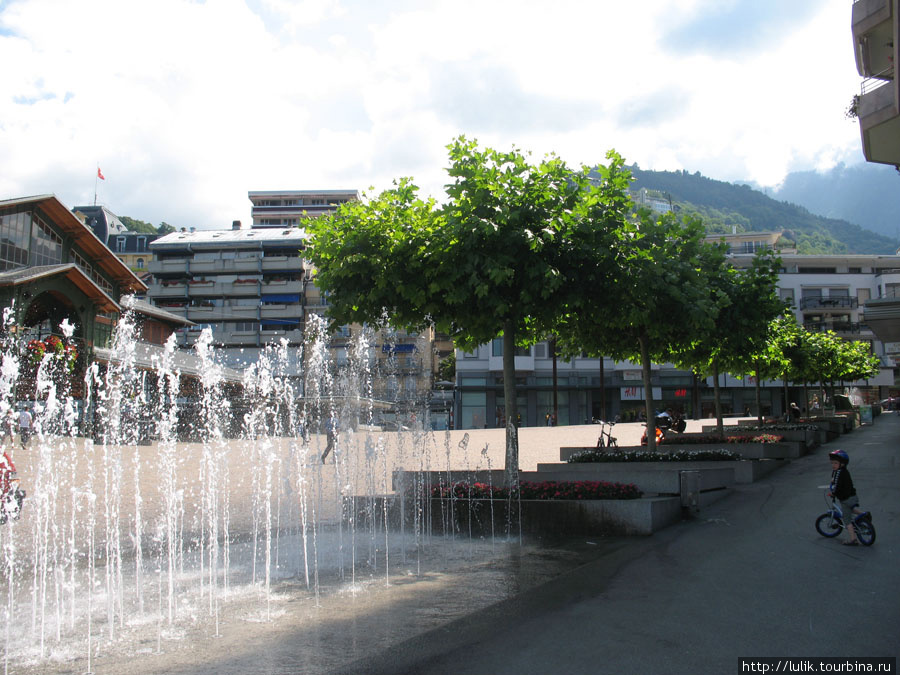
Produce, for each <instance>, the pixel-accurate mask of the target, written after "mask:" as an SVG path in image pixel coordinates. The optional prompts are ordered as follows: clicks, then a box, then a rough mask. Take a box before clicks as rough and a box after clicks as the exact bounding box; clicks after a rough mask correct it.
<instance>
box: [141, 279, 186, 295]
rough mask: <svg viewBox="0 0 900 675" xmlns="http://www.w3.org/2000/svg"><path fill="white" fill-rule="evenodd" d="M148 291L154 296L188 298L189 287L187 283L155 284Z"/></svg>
mask: <svg viewBox="0 0 900 675" xmlns="http://www.w3.org/2000/svg"><path fill="white" fill-rule="evenodd" d="M148 293H149V295H150V297H152V298H186V297H187V296H188V287H187V284H185V283H177V284H153V285H152V286H150V288H149V290H148Z"/></svg>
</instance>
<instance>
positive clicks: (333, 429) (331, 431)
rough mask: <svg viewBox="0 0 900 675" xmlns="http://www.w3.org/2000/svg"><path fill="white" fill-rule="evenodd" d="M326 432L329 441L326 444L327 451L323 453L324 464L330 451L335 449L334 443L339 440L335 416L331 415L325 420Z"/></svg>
mask: <svg viewBox="0 0 900 675" xmlns="http://www.w3.org/2000/svg"><path fill="white" fill-rule="evenodd" d="M325 434H326V435H327V436H328V443H327V444H326V445H325V452H323V453H322V464H324V463H325V458H326V457H328V453H330V452H331V451H332V450H334V444H335V443H336V442H337V420H335V419H334V417H333V416H329V417H328V421H326V422H325Z"/></svg>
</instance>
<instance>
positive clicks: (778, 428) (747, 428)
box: [728, 423, 819, 431]
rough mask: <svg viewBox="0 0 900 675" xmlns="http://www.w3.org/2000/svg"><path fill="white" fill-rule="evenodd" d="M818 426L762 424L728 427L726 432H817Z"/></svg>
mask: <svg viewBox="0 0 900 675" xmlns="http://www.w3.org/2000/svg"><path fill="white" fill-rule="evenodd" d="M818 428H819V427H818V426H817V425H815V424H803V423H793V424H763V425H762V426H759V425H758V424H753V425H749V424H748V425H740V426H735V427H728V431H817V430H818Z"/></svg>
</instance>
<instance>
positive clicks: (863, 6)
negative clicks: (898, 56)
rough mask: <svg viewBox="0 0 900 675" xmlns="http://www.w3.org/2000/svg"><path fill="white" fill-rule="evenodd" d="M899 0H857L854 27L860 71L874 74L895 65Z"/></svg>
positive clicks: (867, 74) (854, 4)
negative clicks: (893, 59) (896, 22)
mask: <svg viewBox="0 0 900 675" xmlns="http://www.w3.org/2000/svg"><path fill="white" fill-rule="evenodd" d="M896 14H897V0H856V2H854V3H853V13H852V19H851V21H852V29H853V42H854V44H855V45H856V70H857V72H858V73H859V74H860V75H862V76H863V77H872V76H873V75H875V74H876V73H880V72H883V71H885V70H887V69H888V68H890V67H892V66H893V64H894V63H896V61H893V62H892V61H891V55H892V54H893V53H894V50H895V49H896V45H894V44H892V43H893V40H894V23H895V21H896Z"/></svg>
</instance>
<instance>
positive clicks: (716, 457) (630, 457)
mask: <svg viewBox="0 0 900 675" xmlns="http://www.w3.org/2000/svg"><path fill="white" fill-rule="evenodd" d="M736 459H743V458H742V457H741V455H740V453H737V452H734V451H733V450H723V449H717V450H676V451H674V452H646V451H633V452H629V451H625V452H622V451H613V452H604V451H602V450H584V451H582V452H576V453H575V454H574V455H572V456H571V457H569V459H568V460H567V461H568V463H569V464H580V463H589V462H691V461H703V462H708V461H733V460H736Z"/></svg>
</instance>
